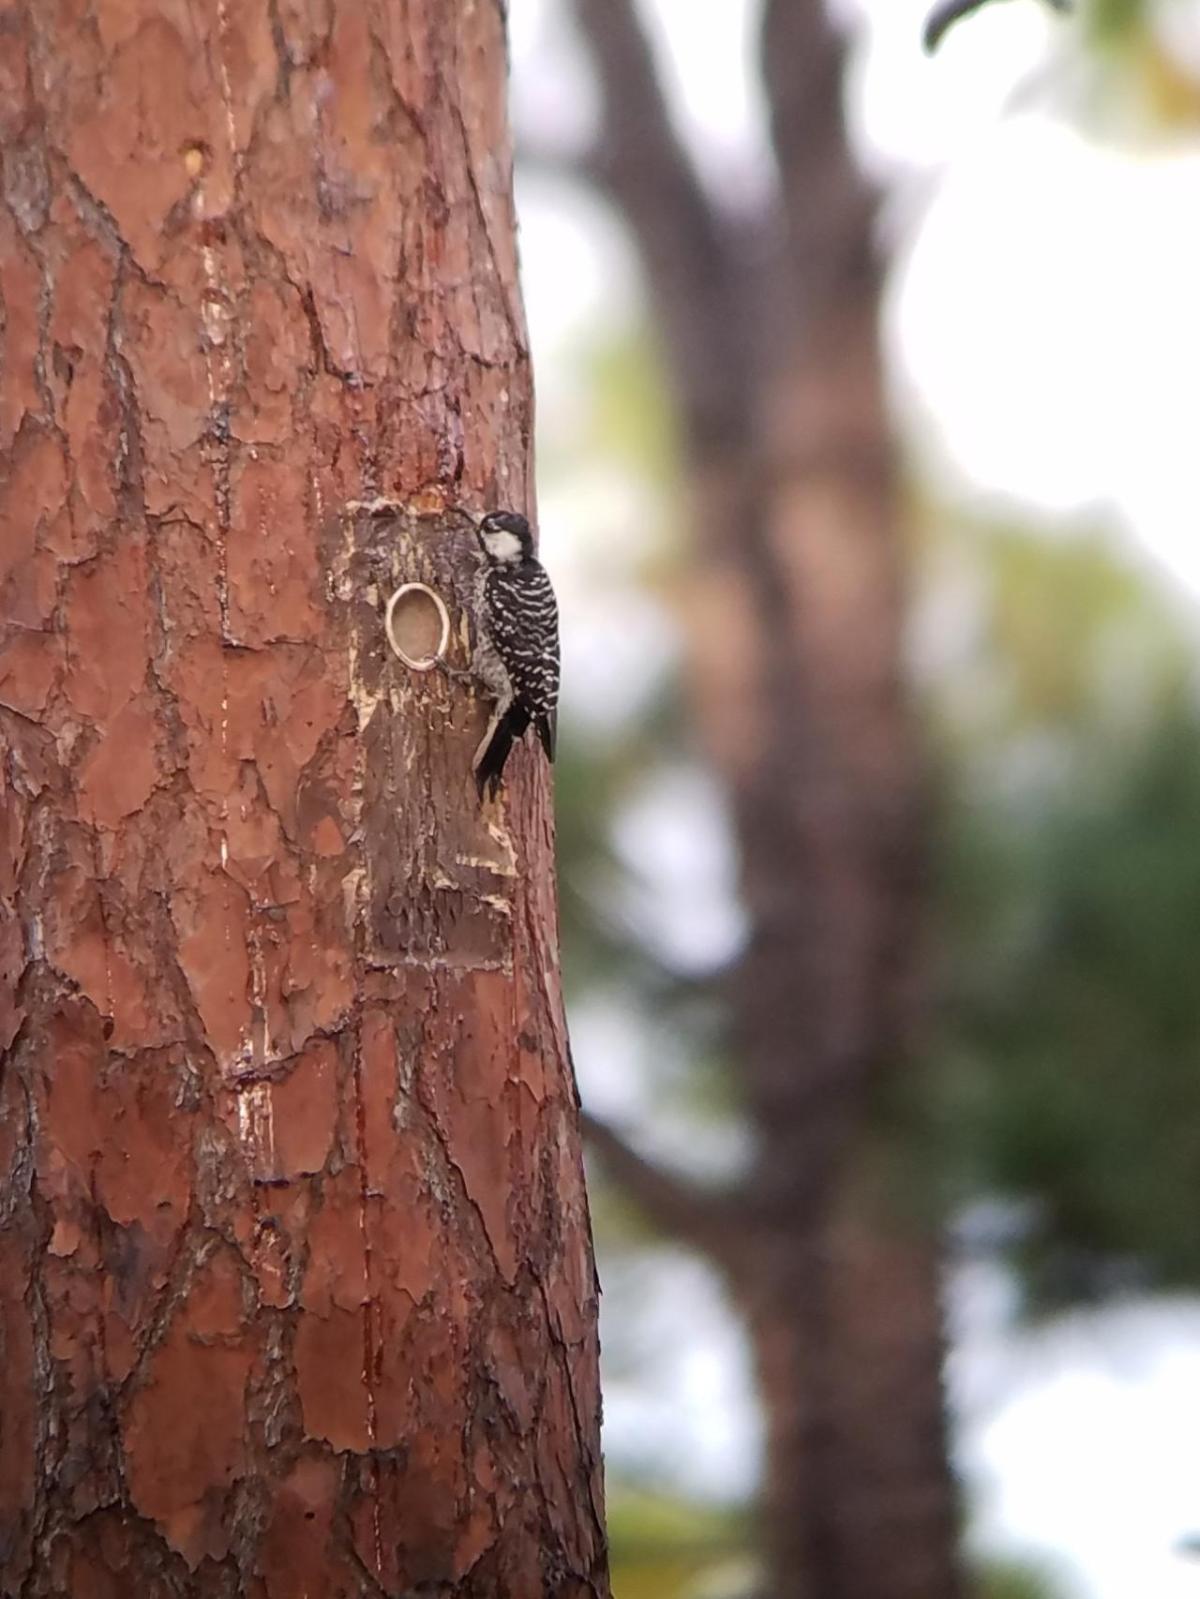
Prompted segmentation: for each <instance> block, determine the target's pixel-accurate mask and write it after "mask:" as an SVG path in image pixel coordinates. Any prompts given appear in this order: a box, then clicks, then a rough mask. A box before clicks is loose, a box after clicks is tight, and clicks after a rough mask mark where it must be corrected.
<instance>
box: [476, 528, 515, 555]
mask: <svg viewBox="0 0 1200 1599" xmlns="http://www.w3.org/2000/svg"><path fill="white" fill-rule="evenodd" d="M483 541H484V543H485V544H486V545H487V548H488V554H489V555H490V556H491V558H492V560H493V561H518V560H520V558H521V541H520V539H519V538H518V537H517V535H516V534H515V533H508V532H505V531H503V530H501V531H500V532H497V533H485V534H484V535H483Z"/></svg>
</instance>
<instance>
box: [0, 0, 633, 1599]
mask: <svg viewBox="0 0 1200 1599" xmlns="http://www.w3.org/2000/svg"><path fill="white" fill-rule="evenodd" d="M0 30H2V33H3V38H2V42H0V137H2V139H3V159H4V168H3V179H4V183H3V200H4V204H3V207H2V208H0V294H2V296H3V313H4V320H3V356H2V364H0V373H2V379H0V452H2V455H0V469H2V474H3V475H2V480H0V482H2V487H0V496H2V504H0V517H2V518H3V522H2V526H3V530H4V531H3V544H2V548H0V620H2V625H3V632H2V633H0V788H2V792H3V800H2V810H0V896H2V901H0V905H2V912H3V919H2V921H0V972H2V973H3V976H4V978H5V984H4V987H3V989H2V990H0V1047H2V1048H3V1051H4V1054H3V1065H2V1076H0V1222H2V1231H0V1592H3V1593H5V1594H17V1593H20V1594H22V1595H29V1596H33V1595H42V1594H52V1593H53V1594H70V1595H72V1596H75V1595H78V1596H87V1599H92V1596H95V1599H100V1596H108V1595H113V1596H115V1595H117V1594H122V1593H126V1592H129V1591H133V1590H136V1591H137V1593H138V1594H139V1595H141V1596H144V1599H152V1596H157V1595H183V1594H187V1595H189V1596H201V1595H218V1594H219V1595H234V1594H247V1595H253V1596H255V1599H299V1596H301V1595H305V1596H307V1599H318V1596H334V1595H360V1594H362V1595H366V1594H373V1595H378V1594H380V1593H387V1594H402V1593H410V1592H414V1591H416V1590H417V1589H418V1588H419V1589H420V1591H421V1592H422V1593H429V1594H433V1593H437V1594H446V1595H449V1594H455V1595H474V1596H479V1599H483V1596H485V1595H486V1596H487V1599H504V1596H513V1599H518V1596H519V1599H528V1596H529V1595H531V1594H534V1593H537V1594H545V1595H554V1596H563V1599H567V1596H583V1595H602V1594H604V1593H605V1592H606V1591H607V1587H606V1578H605V1574H604V1556H603V1542H602V1512H601V1505H600V1479H599V1447H598V1412H599V1403H598V1391H597V1373H596V1330H595V1311H596V1300H595V1285H594V1278H593V1269H592V1261H591V1252H590V1240H589V1231H588V1220H587V1211H586V1203H585V1198H584V1192H583V1186H582V1174H581V1165H580V1158H579V1148H578V1141H577V1129H576V1111H575V1104H574V1096H573V1089H572V1085H571V1079H570V1066H569V1057H568V1049H567V1041H566V1035H565V1031H564V1025H563V1016H562V1009H561V1001H560V995H559V981H558V962H557V952H556V925H555V921H556V917H555V908H554V895H553V879H552V827H551V821H550V810H549V799H548V781H547V778H546V775H545V768H544V765H543V763H542V761H541V757H540V755H538V754H536V753H535V752H533V751H529V752H524V751H523V752H521V753H520V754H519V755H518V757H517V758H516V759H515V762H514V775H513V780H512V783H511V785H510V787H509V789H508V790H507V791H506V794H505V796H504V798H503V799H502V801H501V802H500V803H499V804H498V805H496V806H489V807H487V808H486V809H481V808H480V806H479V804H478V802H477V800H476V798H475V795H474V791H473V786H472V783H471V778H470V766H469V763H470V753H471V750H472V748H473V746H474V742H475V740H476V739H477V737H478V733H479V728H480V725H481V720H482V714H483V713H482V709H481V708H480V707H478V706H476V705H475V703H474V701H473V700H472V699H471V698H470V697H469V696H468V695H466V694H465V693H463V692H462V691H461V690H459V689H457V688H454V689H451V688H449V687H448V685H447V684H446V681H445V680H444V678H442V677H441V676H440V675H438V674H432V675H429V676H421V675H417V674H413V673H410V672H408V671H407V670H406V669H405V668H404V667H403V666H402V665H401V664H400V662H399V661H398V660H397V659H396V658H395V657H394V656H393V655H391V654H390V652H389V650H388V648H387V644H386V641H385V638H384V631H383V625H382V612H383V606H384V603H385V601H386V598H387V595H388V594H389V593H390V591H391V590H392V589H393V588H394V587H395V586H396V584H397V583H398V582H400V581H401V580H403V579H405V578H408V577H420V578H423V579H424V580H426V581H428V582H430V583H432V584H434V585H436V586H437V587H438V589H439V590H440V592H442V593H443V595H444V596H445V597H446V599H447V601H448V603H449V604H450V607H451V612H452V617H453V621H454V624H455V639H454V646H453V648H454V653H455V655H456V657H457V659H458V660H459V663H460V664H461V663H462V648H463V631H462V629H463V621H462V600H463V595H464V584H465V582H466V581H467V577H468V572H469V560H470V556H469V552H470V543H471V535H470V532H469V528H468V526H467V524H466V523H465V521H464V519H463V517H462V515H461V514H460V513H459V511H458V510H457V509H456V507H458V506H460V505H468V506H471V507H473V508H476V509H478V508H479V507H481V506H482V505H484V504H485V503H488V504H497V503H500V504H506V505H516V506H522V505H523V504H525V503H526V501H527V500H528V496H529V484H530V456H529V452H530V433H531V407H532V401H531V388H530V374H529V361H528V349H527V343H526V336H525V329H524V323H523V316H522V309H521V304H520V297H519V291H518V287H517V275H516V265H515V257H514V239H513V215H512V203H511V192H510V162H509V153H508V151H509V145H508V134H507V127H506V120H505V110H504V98H503V96H504V38H503V22H502V16H501V10H500V7H499V6H498V5H496V4H493V3H490V0H488V3H478V4H474V5H466V4H464V5H461V6H459V5H454V6H450V5H445V4H443V3H442V0H389V3H387V4H384V3H382V0H378V3H376V0H360V3H354V0H342V3H340V4H338V5H336V6H335V5H334V4H332V3H331V0H242V3H239V4H237V5H232V4H230V5H226V4H224V3H223V0H166V3H163V0H92V3H90V4H89V3H86V0H37V3H36V4H35V3H34V0H27V3H18V4H16V5H12V6H10V7H9V8H8V10H7V11H6V12H5V14H4V16H3V18H0ZM380 495H384V496H387V497H388V498H389V499H390V500H392V501H394V502H396V503H395V506H394V507H393V508H390V509H389V508H387V507H383V508H380V507H376V508H375V510H374V511H373V512H372V511H364V510H355V509H353V507H352V504H351V502H355V501H363V500H371V499H373V498H374V497H376V496H380Z"/></svg>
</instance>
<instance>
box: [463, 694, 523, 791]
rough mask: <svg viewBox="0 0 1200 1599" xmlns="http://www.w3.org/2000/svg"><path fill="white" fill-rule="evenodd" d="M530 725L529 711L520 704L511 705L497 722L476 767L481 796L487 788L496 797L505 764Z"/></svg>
mask: <svg viewBox="0 0 1200 1599" xmlns="http://www.w3.org/2000/svg"><path fill="white" fill-rule="evenodd" d="M528 726H529V712H528V711H527V710H525V709H524V708H523V707H522V706H520V705H510V706H509V708H508V710H507V711H505V713H504V715H503V716H502V717H501V718H500V720H499V721H498V722H497V723H496V729H495V731H494V732H493V734H492V737H491V741H490V742H489V744H488V747H487V749H485V750H484V752H483V754H482V755H481V756H480V759H479V765H478V766H477V767H476V768H475V782H476V785H477V786H478V789H479V797H480V799H482V798H483V795H484V792H485V790H486V791H487V792H488V793H489V794H491V796H492V798H493V799H494V798H495V797H496V791H497V790H498V789H499V787H500V779H501V777H502V776H503V775H504V765H505V762H506V761H507V760H508V757H509V753H510V751H511V750H512V747H513V745H514V744H515V743H516V741H517V740H518V739H519V738H520V737H521V735H522V733H524V731H525V729H526V728H527V727H528Z"/></svg>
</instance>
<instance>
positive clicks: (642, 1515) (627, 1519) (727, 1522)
mask: <svg viewBox="0 0 1200 1599" xmlns="http://www.w3.org/2000/svg"><path fill="white" fill-rule="evenodd" d="M608 1530H609V1552H610V1557H611V1560H612V1579H613V1599H743V1596H746V1595H748V1594H749V1593H750V1592H751V1585H752V1581H753V1575H754V1570H753V1563H752V1561H751V1558H750V1554H749V1535H748V1529H747V1523H746V1516H745V1513H744V1512H743V1511H741V1510H732V1509H729V1508H727V1507H724V1506H714V1505H704V1504H697V1503H692V1502H689V1501H687V1500H682V1499H674V1498H669V1497H668V1496H666V1495H665V1494H655V1493H650V1492H645V1491H638V1490H637V1489H634V1488H632V1487H630V1486H628V1485H624V1486H622V1485H620V1484H618V1485H616V1486H615V1488H613V1489H611V1490H610V1493H609V1498H608Z"/></svg>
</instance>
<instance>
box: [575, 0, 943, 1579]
mask: <svg viewBox="0 0 1200 1599" xmlns="http://www.w3.org/2000/svg"><path fill="white" fill-rule="evenodd" d="M576 13H577V16H578V19H579V22H580V24H581V27H582V30H583V33H584V35H585V37H586V40H587V42H588V45H589V48H590V50H591V54H592V58H593V61H594V64H595V68H596V71H597V75H598V78H599V80H600V84H601V88H602V93H603V102H604V115H603V124H602V132H601V135H600V139H599V142H598V146H597V148H596V150H595V151H594V152H593V153H592V156H591V159H590V161H589V168H590V170H591V171H592V172H593V173H594V175H595V177H596V179H597V181H598V182H599V184H600V185H601V187H602V188H603V189H604V190H605V191H606V192H607V193H608V194H609V196H610V197H611V198H612V200H613V201H614V203H615V205H616V206H617V207H618V209H619V210H620V211H621V212H622V213H623V214H624V216H625V218H626V220H627V222H628V224H629V226H630V229H631V231H632V234H633V236H634V239H635V241H636V243H637V245H638V247H639V249H640V252H641V255H642V259H643V262H644V265H645V270H646V275H647V279H648V283H649V288H650V292H651V295H652V298H653V300H654V304H655V311H656V316H657V321H658V325H659V327H660V329H661V332H662V337H663V342H664V354H665V359H666V363H667V368H668V371H669V374H670V377H671V381H672V386H673V391H674V395H675V399H676V402H677V405H678V409H679V414H680V417H681V422H682V436H683V445H684V452H685V458H686V459H685V469H686V472H687V475H688V479H689V488H690V503H689V514H690V517H691V525H692V535H693V547H692V554H691V573H692V581H691V599H690V604H689V616H688V623H689V631H690V640H691V645H692V651H691V660H690V671H689V680H690V686H691V690H692V701H691V704H692V711H693V715H694V718H695V721H696V724H697V726H698V728H699V731H700V734H701V737H702V740H703V742H704V743H705V744H706V746H707V748H708V750H709V752H710V754H711V756H712V758H713V760H714V762H715V764H716V767H717V769H718V771H719V772H720V774H721V775H722V776H723V779H724V782H725V786H726V790H727V793H728V796H729V801H730V806H731V813H732V819H733V824H734V829H735V834H736V838H737V844H738V848H739V851H740V859H741V893H742V900H743V904H744V906H745V910H746V913H747V917H748V922H749V936H748V946H747V949H746V952H745V955H744V957H743V958H742V960H741V962H740V964H739V966H738V969H737V970H736V972H735V973H734V974H733V977H732V983H731V990H730V999H731V1003H732V1009H733V1025H734V1032H735V1049H736V1053H737V1059H738V1063H739V1068H740V1072H741V1077H740V1089H741V1094H742V1097H743V1103H744V1106H745V1109H746V1112H747V1115H748V1117H749V1120H750V1124H751V1131H752V1136H753V1139H754V1143H755V1151H754V1163H753V1169H752V1172H751V1175H750V1177H749V1179H748V1181H747V1183H746V1184H745V1185H744V1187H743V1188H741V1189H740V1190H739V1191H737V1192H734V1193H729V1194H727V1195H725V1196H714V1195H710V1194H706V1195H704V1196H703V1197H702V1196H700V1195H699V1194H696V1193H692V1192H689V1191H688V1190H686V1189H685V1188H684V1187H683V1186H682V1185H680V1184H679V1183H678V1182H677V1181H676V1180H675V1179H674V1178H673V1177H672V1176H671V1175H669V1174H668V1173H666V1172H665V1171H662V1170H659V1169H656V1168H653V1167H651V1166H649V1165H648V1164H647V1163H646V1162H645V1161H644V1160H643V1159H642V1158H640V1157H639V1156H637V1155H635V1154H634V1153H633V1152H632V1151H631V1150H629V1149H628V1148H626V1147H624V1146H623V1145H622V1144H621V1143H620V1142H619V1140H618V1139H617V1138H616V1136H615V1135H614V1134H613V1133H612V1131H611V1130H610V1129H605V1128H597V1129H595V1134H596V1139H597V1144H598V1147H599V1150H600V1153H601V1154H602V1155H603V1156H606V1157H607V1159H608V1161H609V1163H610V1165H611V1167H612V1170H613V1173H614V1175H615V1176H616V1177H617V1178H618V1180H622V1181H624V1183H625V1185H626V1186H627V1187H628V1188H629V1189H630V1190H631V1191H632V1193H633V1194H634V1196H635V1197H637V1198H640V1199H641V1201H642V1202H643V1204H644V1205H645V1206H646V1208H647V1210H648V1211H649V1212H650V1213H651V1215H652V1216H653V1217H654V1218H655V1219H657V1220H658V1221H659V1222H660V1223H661V1224H662V1225H664V1226H666V1227H667V1228H668V1229H669V1230H671V1231H674V1232H675V1233H676V1234H677V1235H678V1236H680V1237H682V1238H683V1239H685V1240H686V1241H688V1242H691V1243H692V1244H694V1245H696V1246H697V1247H699V1248H700V1249H701V1250H703V1251H704V1252H705V1253H707V1254H708V1255H709V1256H710V1258H712V1259H713V1260H714V1261H715V1263H716V1264H717V1265H718V1266H719V1267H720V1268H722V1269H723V1271H724V1273H725V1275H726V1277H727V1279H728V1281H729V1282H730V1284H731V1286H732V1290H733V1294H734V1297H735V1301H736V1302H737V1304H738V1305H739V1307H740V1309H741V1310H742V1311H743V1313H744V1315H745V1317H746V1321H747V1325H748V1329H749V1333H750V1337H751V1340H752V1343H753V1347H754V1352H755V1357H756V1365H757V1372H758V1377H759V1383H760V1393H761V1399H762V1406H763V1414H764V1422H765V1427H766V1436H767V1451H766V1467H765V1471H766V1475H765V1481H764V1484H763V1491H762V1512H763V1518H764V1519H763V1531H764V1537H765V1543H766V1549H767V1572H766V1580H765V1583H764V1592H765V1593H767V1594H770V1595H771V1596H772V1599H792V1596H795V1599H952V1596H954V1595H956V1594H958V1593H959V1592H960V1575H959V1568H958V1559H957V1550H956V1545H957V1516H956V1509H955V1496H954V1491H953V1486H952V1481H951V1475H950V1471H949V1468H948V1464H947V1459H946V1442H945V1429H944V1418H943V1394H942V1386H941V1364H942V1332H941V1314H940V1304H939V1272H938V1247H937V1244H936V1242H935V1241H934V1237H933V1230H932V1229H930V1228H929V1227H928V1225H927V1224H922V1220H921V1219H920V1218H918V1217H917V1216H916V1215H915V1214H914V1217H913V1219H912V1222H911V1223H907V1222H906V1219H905V1208H904V1205H903V1203H898V1202H897V1193H896V1190H895V1181H896V1178H897V1171H896V1169H895V1167H896V1163H895V1161H894V1160H893V1159H891V1158H890V1156H889V1158H888V1159H885V1160H880V1159H878V1158H877V1157H876V1154H875V1152H874V1150H875V1142H876V1134H875V1131H874V1127H873V1118H872V1111H873V1109H874V1108H876V1107H877V1104H878V1101H879V1100H880V1098H881V1097H882V1095H883V1094H884V1092H885V1091H886V1090H887V1088H888V1085H889V1084H890V1082H891V1081H892V1079H893V1078H894V1076H895V1074H896V1073H897V1072H898V1071H902V1070H903V1067H904V1065H905V1059H906V1055H907V1053H908V1049H909V1044H910V1035H911V1029H912V1024H913V1020H914V1017H913V1011H914V1004H915V1000H916V995H917V988H918V984H919V980H920V971H919V960H920V944H921V932H922V928H921V919H922V879H923V862H924V854H925V850H924V842H925V841H924V832H923V815H922V806H921V797H920V773H919V756H918V750H917V746H916V739H915V732H914V726H913V721H912V717H911V715H910V710H909V705H908V700H907V694H906V689H905V684H904V670H903V662H902V626H903V619H904V617H903V584H902V566H903V549H902V536H901V527H900V514H899V504H898V489H897V483H896V472H895V463H894V456H893V449H892V444H891V440H890V436H889V427H888V420H887V416H886V409H885V400H884V392H883V382H882V374H881V365H880V356H879V347H878V331H877V321H878V314H879V290H880V277H881V269H880V266H879V263H878V259H877V255H876V250H875V241H874V238H873V229H874V223H875V204H874V196H873V194H872V193H871V191H870V189H869V188H868V186H867V184H866V182H865V180H864V179H863V177H862V175H861V173H860V172H859V170H858V168H857V166H856V164H855V162H854V160H853V158H852V156H851V154H850V151H849V149H848V145H847V138H846V132H845V127H844V121H843V115H842V65H843V63H842V52H841V48H840V41H839V39H838V37H837V35H836V34H835V32H834V31H833V29H832V27H831V26H830V24H829V21H828V19H827V17H826V14H825V10H824V7H823V6H822V5H821V4H820V3H819V0H769V3H768V4H767V6H766V7H765V11H764V17H763V24H762V41H761V44H762V63H763V72H764V78H765V86H766V91H767V98H768V103H769V107H770V113H771V132H772V142H773V147H774V154H775V158H776V164H777V178H778V182H777V191H776V194H775V196H774V198H773V202H772V204H771V205H770V206H769V208H768V211H767V213H766V214H765V215H757V214H754V215H749V216H741V217H738V218H734V217H732V216H729V215H727V214H725V213H724V212H723V211H722V210H721V209H720V208H718V207H717V206H716V205H715V204H714V203H713V202H712V200H711V199H710V198H709V197H708V196H707V195H706V194H705V192H704V191H703V189H702V188H701V186H700V183H699V181H698V179H697V176H696V174H695V172H694V170H693V168H692V166H691V164H690V162H689V160H688V158H687V156H686V154H685V153H684V151H683V149H682V146H681V144H680V142H679V140H678V137H677V135H676V133H675V131H674V129H673V127H672V125H671V122H670V118H669V115H668V112H667V109H666V106H665V103H664V98H663V95H662V92H661V89H660V86H659V82H658V79H657V76H656V72H655V67H654V64H653V60H652V57H651V53H650V50H649V47H648V43H647V40H646V38H645V36H644V35H643V32H642V29H641V27H640V25H639V22H638V19H637V16H636V13H635V10H634V7H633V5H632V0H576ZM900 1175H901V1178H902V1174H900ZM901 1192H903V1184H902V1182H901ZM914 1212H915V1207H914Z"/></svg>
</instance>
